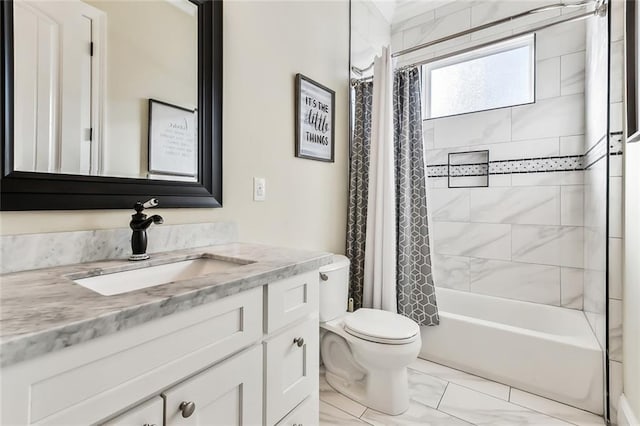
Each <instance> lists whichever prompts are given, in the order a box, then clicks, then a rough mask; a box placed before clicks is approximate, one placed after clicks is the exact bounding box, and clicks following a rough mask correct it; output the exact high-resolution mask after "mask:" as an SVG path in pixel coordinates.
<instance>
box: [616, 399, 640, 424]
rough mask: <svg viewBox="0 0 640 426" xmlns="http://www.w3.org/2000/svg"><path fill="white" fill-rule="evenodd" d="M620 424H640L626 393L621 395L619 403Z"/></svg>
mask: <svg viewBox="0 0 640 426" xmlns="http://www.w3.org/2000/svg"><path fill="white" fill-rule="evenodd" d="M618 426H640V421H638V418H637V417H636V415H635V414H634V412H633V410H632V409H631V406H630V405H629V401H627V398H626V397H625V396H624V394H622V395H620V400H619V403H618Z"/></svg>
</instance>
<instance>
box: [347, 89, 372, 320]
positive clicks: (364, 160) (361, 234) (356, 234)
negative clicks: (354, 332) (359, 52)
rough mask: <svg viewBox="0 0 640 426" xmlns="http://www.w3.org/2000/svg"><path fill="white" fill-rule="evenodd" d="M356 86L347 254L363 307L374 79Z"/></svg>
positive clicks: (353, 291)
mask: <svg viewBox="0 0 640 426" xmlns="http://www.w3.org/2000/svg"><path fill="white" fill-rule="evenodd" d="M354 90H355V97H354V100H355V117H354V124H353V138H352V144H351V162H350V167H349V208H348V213H347V215H348V216H347V257H348V258H349V260H350V261H351V268H350V271H349V274H350V277H349V297H353V303H354V308H355V309H359V308H361V307H362V294H363V287H362V286H363V281H364V248H365V238H366V230H367V199H368V193H369V148H370V146H371V107H372V98H373V83H372V82H360V83H356V86H355V89H354Z"/></svg>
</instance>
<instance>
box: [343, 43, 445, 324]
mask: <svg viewBox="0 0 640 426" xmlns="http://www.w3.org/2000/svg"><path fill="white" fill-rule="evenodd" d="M386 53H387V55H388V52H386ZM387 65H389V68H390V61H388V62H387ZM375 72H376V73H378V74H377V75H378V76H380V75H381V74H383V73H382V72H381V71H378V69H376V71H375ZM391 79H392V74H391V73H389V74H388V78H387V80H386V81H387V82H388V83H389V84H388V85H387V86H386V89H387V90H388V89H389V88H390V87H389V86H390V85H391ZM393 80H394V81H393V91H392V96H393V99H392V105H393V113H392V112H391V110H390V108H386V111H387V115H386V116H385V117H384V118H381V119H380V120H381V121H373V120H378V118H377V117H380V114H381V113H380V111H382V109H381V108H380V105H379V102H380V101H381V93H380V92H379V91H378V92H376V94H377V95H378V96H377V97H374V94H373V88H372V83H362V82H361V83H357V84H356V86H355V97H354V99H355V102H354V103H355V117H354V118H355V119H354V130H353V141H352V147H351V163H350V172H349V173H350V175H349V178H350V179H349V209H348V224H347V256H348V257H349V259H350V260H351V271H350V297H352V298H353V299H354V306H355V308H356V309H357V308H360V307H363V306H364V307H378V308H383V309H387V310H390V311H393V312H398V313H400V314H402V315H405V316H407V317H409V318H411V319H413V320H415V321H416V322H417V323H418V324H420V325H436V324H438V322H439V318H438V311H437V306H436V299H435V288H434V284H433V278H432V275H431V253H430V245H429V227H428V215H427V212H428V210H427V198H426V193H427V189H426V169H425V157H424V147H423V135H422V116H421V95H420V93H421V90H420V72H419V70H418V69H417V68H411V69H405V70H401V71H398V72H396V73H395V75H394V76H393ZM379 81H380V78H377V79H376V80H375V83H378V82H379ZM381 86H385V85H384V84H381ZM386 93H387V94H388V92H386ZM382 94H385V92H382ZM382 99H384V98H382ZM388 99H391V98H388ZM376 103H378V105H377V107H378V112H377V113H375V112H373V111H372V110H374V109H375V108H376ZM387 105H388V106H389V103H387ZM389 120H393V126H394V127H393V131H392V134H391V135H392V136H391V137H392V139H391V140H392V141H393V144H392V145H390V144H388V143H386V144H385V141H384V140H382V141H381V140H380V138H379V137H378V136H380V135H381V134H386V135H387V136H388V135H389V134H388V132H387V133H382V132H383V131H382V130H381V129H384V128H385V127H384V123H387V124H388V123H389ZM372 121H373V122H374V123H376V124H377V125H376V126H375V127H373V126H372ZM372 128H373V129H375V130H376V131H377V136H376V138H375V139H374V138H372ZM386 142H389V139H387V140H386ZM380 144H382V145H383V146H382V148H380V146H379V145H380ZM389 147H391V148H392V150H389V149H388V148H389ZM385 148H387V149H386V150H385ZM374 152H375V155H376V157H375V159H374V158H372V157H373V155H374V154H373V153H374ZM382 156H384V157H385V158H381V157H382ZM385 161H387V162H386V163H385ZM389 161H390V162H391V165H392V168H391V171H392V173H391V176H390V178H391V182H393V187H392V193H391V195H389V193H388V192H389V191H387V192H386V193H384V194H385V195H386V197H385V201H386V206H383V207H387V208H388V207H389V206H391V207H392V208H393V210H394V211H393V212H392V213H391V214H388V213H389V211H388V209H387V210H385V209H382V210H381V211H382V212H383V213H385V214H387V216H386V219H387V220H386V221H384V224H385V226H386V229H385V230H384V231H385V232H386V233H385V232H380V229H378V228H376V229H375V231H376V232H372V231H371V228H370V227H371V226H372V225H371V224H372V223H374V224H375V221H372V220H371V219H372V218H371V217H370V215H371V213H370V210H369V209H371V205H373V206H374V208H375V207H378V208H379V207H380V206H376V203H375V201H376V199H377V201H380V197H381V196H380V195H378V194H376V195H374V196H373V197H372V196H371V195H370V194H371V192H370V191H372V189H371V188H373V191H376V190H377V189H378V187H376V186H375V183H374V182H371V181H370V180H369V177H370V174H372V173H370V169H371V168H374V167H375V168H376V172H378V171H379V169H381V168H383V166H384V165H386V166H388V165H389ZM387 168H388V167H387ZM375 175H376V179H380V178H381V177H382V176H385V177H386V178H389V176H388V175H384V174H383V173H379V172H378V173H375ZM372 179H373V178H372ZM388 181H389V179H387V182H388ZM383 188H384V185H383ZM390 199H391V202H389V200H390ZM375 213H377V215H376V216H377V217H376V218H375V219H376V220H377V221H378V224H377V225H376V226H378V227H380V226H381V224H382V223H383V220H382V219H383V218H382V216H381V215H380V210H378V211H375ZM389 217H392V218H393V221H392V223H391V224H390V225H389V220H388V219H389ZM368 231H369V232H368ZM389 232H391V233H392V234H393V245H392V247H393V252H389V250H385V251H382V250H380V249H381V247H380V241H378V240H377V238H378V237H380V236H382V237H386V239H385V240H384V241H389V236H388V234H389ZM371 240H373V247H372V245H371V244H370V241H371ZM396 247H397V249H396ZM371 251H374V253H371ZM365 253H366V254H365ZM381 254H384V260H385V261H386V263H384V265H385V266H387V265H388V263H389V262H393V266H394V267H393V269H392V270H393V271H394V278H393V280H391V290H392V291H390V290H389V288H388V287H389V286H387V289H386V290H387V291H385V292H383V291H382V290H381V289H380V287H378V290H377V293H376V289H374V288H371V289H369V290H367V287H368V286H372V285H373V284H375V282H374V280H371V279H370V275H367V278H368V280H365V264H367V266H368V267H371V264H370V263H367V262H370V261H371V259H372V258H375V256H374V255H381ZM365 257H366V258H367V261H365ZM386 270H387V272H388V271H389V268H387V269H386ZM372 272H373V273H378V274H379V275H380V272H381V270H380V268H378V269H375V268H371V269H369V272H368V274H371V273H372ZM378 278H380V276H379V277H378ZM380 282H381V280H380V279H378V281H377V283H378V284H380ZM386 283H389V280H388V279H387V281H386ZM365 293H366V294H368V295H372V296H377V297H382V296H384V297H385V298H386V300H385V301H384V302H385V303H384V305H385V306H386V307H383V306H382V304H383V303H382V302H383V300H380V299H379V302H380V303H379V304H378V306H375V305H374V304H373V299H374V298H373V297H371V299H368V298H366V297H364V295H365Z"/></svg>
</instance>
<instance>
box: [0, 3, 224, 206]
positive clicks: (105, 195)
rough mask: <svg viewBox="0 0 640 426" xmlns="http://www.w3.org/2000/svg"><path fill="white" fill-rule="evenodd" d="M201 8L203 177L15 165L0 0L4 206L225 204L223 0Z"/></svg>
mask: <svg viewBox="0 0 640 426" xmlns="http://www.w3.org/2000/svg"><path fill="white" fill-rule="evenodd" d="M189 1H191V2H192V3H194V4H196V5H197V6H198V110H199V114H198V129H199V133H198V151H199V154H200V155H199V156H198V181H197V182H180V181H164V180H147V179H138V178H119V177H101V176H83V175H70V174H54V173H37V172H22V171H16V170H14V169H13V166H14V165H13V144H14V133H13V132H14V129H13V127H14V122H13V120H14V115H13V108H14V105H13V71H14V69H13V66H14V65H13V0H3V1H1V2H0V23H1V25H2V28H1V29H0V34H1V35H2V43H1V45H0V72H1V75H0V87H1V90H0V117H1V118H0V122H1V126H2V127H0V133H1V135H2V136H1V138H2V140H1V141H0V142H1V143H0V150H1V151H0V160H1V161H0V192H1V194H0V210H6V211H8V210H14V211H16V210H80V209H125V208H131V207H132V206H133V205H134V203H135V202H136V201H144V200H146V199H148V198H151V197H156V198H157V199H158V201H159V203H160V207H163V208H164V207H209V208H211V207H222V0H189Z"/></svg>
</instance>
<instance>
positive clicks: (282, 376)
mask: <svg viewBox="0 0 640 426" xmlns="http://www.w3.org/2000/svg"><path fill="white" fill-rule="evenodd" d="M318 332H319V323H318V318H317V317H316V318H310V319H308V320H307V321H305V322H303V323H300V324H298V325H296V326H295V327H291V328H289V329H287V330H285V331H283V332H282V333H280V334H278V335H277V336H275V337H274V338H272V339H269V340H267V341H266V342H265V343H264V345H265V365H266V366H267V369H266V373H265V381H266V382H265V392H266V393H265V401H266V403H265V415H266V418H265V421H266V424H267V425H274V424H276V423H277V422H278V421H279V420H280V419H282V417H284V416H285V414H287V413H288V412H289V411H291V410H292V409H293V408H295V407H296V406H297V405H298V404H299V403H300V402H302V401H303V400H304V399H305V398H307V397H308V396H309V395H311V394H313V393H314V392H316V391H317V389H318V386H319V384H318V381H319V379H318V362H319V360H318V350H319V349H318ZM300 339H304V340H303V341H302V340H300Z"/></svg>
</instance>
